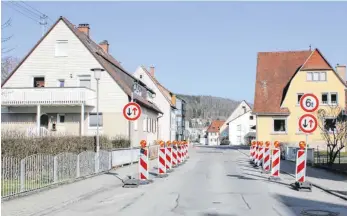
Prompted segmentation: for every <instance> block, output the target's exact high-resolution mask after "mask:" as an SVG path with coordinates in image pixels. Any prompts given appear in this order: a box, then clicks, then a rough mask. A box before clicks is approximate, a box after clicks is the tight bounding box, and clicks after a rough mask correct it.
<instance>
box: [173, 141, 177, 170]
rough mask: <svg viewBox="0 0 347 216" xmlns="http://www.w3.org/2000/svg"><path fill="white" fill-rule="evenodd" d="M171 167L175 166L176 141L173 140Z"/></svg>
mask: <svg viewBox="0 0 347 216" xmlns="http://www.w3.org/2000/svg"><path fill="white" fill-rule="evenodd" d="M172 167H173V168H175V167H177V141H176V140H175V141H173V145H172Z"/></svg>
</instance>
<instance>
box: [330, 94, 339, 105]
mask: <svg viewBox="0 0 347 216" xmlns="http://www.w3.org/2000/svg"><path fill="white" fill-rule="evenodd" d="M332 94H336V103H333V101H332V100H331V95H332ZM329 103H330V105H337V104H339V94H338V93H337V92H330V93H329Z"/></svg>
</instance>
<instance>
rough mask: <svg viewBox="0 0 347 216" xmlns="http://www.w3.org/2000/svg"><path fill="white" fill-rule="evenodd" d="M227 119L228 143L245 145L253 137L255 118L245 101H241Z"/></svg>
mask: <svg viewBox="0 0 347 216" xmlns="http://www.w3.org/2000/svg"><path fill="white" fill-rule="evenodd" d="M230 116H232V118H228V121H227V123H226V124H227V125H228V127H229V141H230V144H231V145H241V144H247V143H248V142H249V140H251V139H253V138H254V137H255V125H256V116H255V115H252V108H251V107H250V106H249V105H248V104H247V102H246V101H242V102H241V103H240V104H239V105H238V106H237V108H236V109H235V110H234V112H233V113H232V114H231V115H230Z"/></svg>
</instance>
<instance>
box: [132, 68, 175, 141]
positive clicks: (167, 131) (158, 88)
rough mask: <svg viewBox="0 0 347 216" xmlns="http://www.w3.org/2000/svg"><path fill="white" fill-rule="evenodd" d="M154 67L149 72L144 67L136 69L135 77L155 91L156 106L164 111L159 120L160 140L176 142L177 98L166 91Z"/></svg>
mask: <svg viewBox="0 0 347 216" xmlns="http://www.w3.org/2000/svg"><path fill="white" fill-rule="evenodd" d="M154 70H155V68H154V67H151V68H150V71H148V70H147V69H146V68H145V67H144V66H140V67H138V68H137V69H136V71H135V73H134V76H135V77H136V78H138V79H139V80H141V81H142V82H143V83H145V84H146V85H147V86H148V87H149V88H151V89H153V91H154V92H155V94H156V97H155V98H153V102H154V104H156V105H157V106H158V108H159V109H160V110H162V111H163V116H161V117H160V118H159V122H158V124H159V139H161V140H165V141H167V140H175V139H176V131H177V121H176V96H175V95H174V94H173V93H172V92H171V91H169V90H168V89H166V88H165V87H164V86H163V85H161V84H160V83H159V81H158V80H157V79H156V78H155V76H154Z"/></svg>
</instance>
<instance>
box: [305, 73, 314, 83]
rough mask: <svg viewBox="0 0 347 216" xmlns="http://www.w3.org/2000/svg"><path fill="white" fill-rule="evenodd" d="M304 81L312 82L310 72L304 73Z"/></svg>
mask: <svg viewBox="0 0 347 216" xmlns="http://www.w3.org/2000/svg"><path fill="white" fill-rule="evenodd" d="M309 77H310V78H309ZM306 81H310V82H311V81H313V73H312V72H306Z"/></svg>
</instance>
